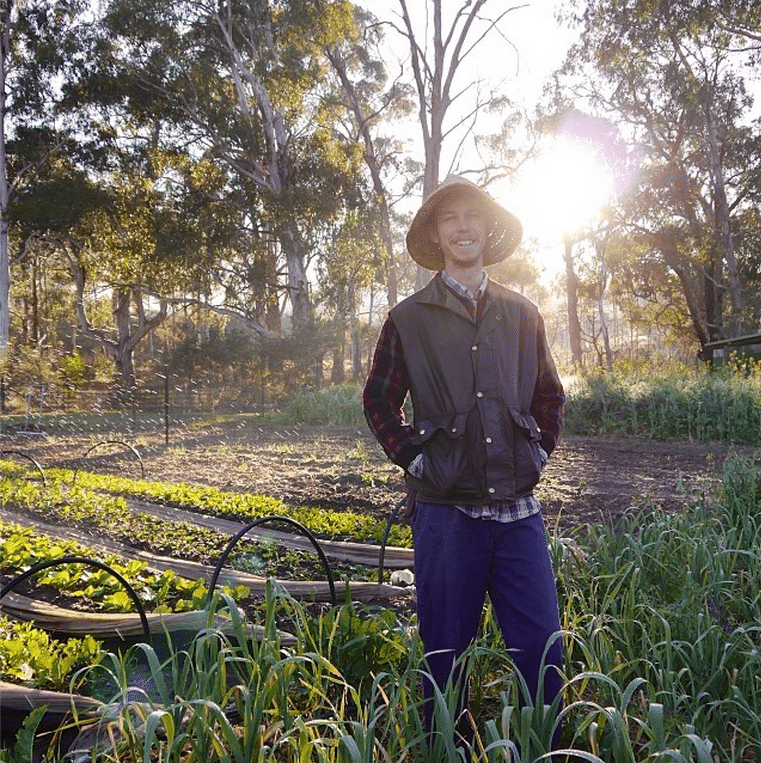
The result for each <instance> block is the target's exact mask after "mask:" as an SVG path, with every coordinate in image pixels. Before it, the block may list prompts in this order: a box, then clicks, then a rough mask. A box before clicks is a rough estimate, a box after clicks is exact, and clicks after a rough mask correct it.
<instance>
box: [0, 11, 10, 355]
mask: <svg viewBox="0 0 761 763" xmlns="http://www.w3.org/2000/svg"><path fill="white" fill-rule="evenodd" d="M11 7H12V2H11V0H4V2H3V3H2V8H0V25H2V29H0V35H2V36H0V356H2V355H3V354H4V353H5V350H6V349H7V348H8V340H9V338H10V326H11V308H10V293H11V272H10V256H9V254H8V200H9V191H8V174H7V173H8V166H7V161H6V155H5V116H6V108H7V101H6V95H5V94H6V75H7V67H8V55H9V53H10V37H11V32H10V26H11Z"/></svg>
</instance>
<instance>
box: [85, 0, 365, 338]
mask: <svg viewBox="0 0 761 763" xmlns="http://www.w3.org/2000/svg"><path fill="white" fill-rule="evenodd" d="M350 23H351V13H350V6H349V5H348V4H346V3H344V2H340V1H337V2H331V0H292V1H291V2H287V3H276V2H261V3H249V2H243V1H242V0H225V1H224V2H221V3H218V2H210V1H209V0H182V1H181V2H168V0H159V1H158V2H156V3H151V4H150V5H149V6H146V4H145V3H143V2H139V1H136V0H112V2H111V3H110V4H109V7H108V12H107V14H106V17H105V25H106V30H107V35H106V36H107V37H108V38H109V39H110V40H111V41H112V43H113V44H112V48H111V54H112V57H113V62H114V63H113V66H114V69H115V71H117V72H119V80H120V81H121V82H122V83H123V84H124V85H125V90H124V91H123V102H122V106H123V107H124V108H125V109H127V113H134V112H133V111H130V110H134V109H140V110H142V112H143V113H145V112H146V111H148V110H156V109H160V110H161V112H162V114H163V115H164V117H165V118H166V119H167V120H169V121H171V123H172V124H173V125H174V134H173V135H172V139H173V140H174V141H175V143H176V145H179V144H180V142H181V141H184V143H185V147H186V150H188V151H191V152H192V151H198V150H203V151H204V152H205V153H208V155H210V156H212V157H214V159H215V160H216V161H218V162H220V163H221V164H222V165H223V166H225V167H226V168H227V170H228V173H229V175H230V179H231V180H230V182H231V183H232V184H233V185H234V186H235V187H237V189H239V191H240V193H241V195H242V197H245V198H246V199H247V203H248V205H249V209H248V221H249V223H250V224H251V225H252V226H254V227H256V230H257V235H258V237H259V238H260V239H262V240H264V239H265V238H266V237H269V241H268V246H272V247H275V248H276V249H277V251H278V252H279V253H281V254H282V257H283V259H284V261H285V271H286V281H285V283H282V282H280V283H278V277H279V273H278V271H277V270H276V271H274V272H270V273H269V274H268V277H267V279H266V283H268V285H269V286H270V287H271V288H274V287H275V285H276V284H277V288H279V290H280V293H281V294H285V295H287V299H288V301H289V303H290V306H291V313H292V320H293V324H294V326H295V327H297V328H298V327H299V326H303V325H306V324H308V323H309V322H310V321H311V318H312V316H311V311H312V305H311V298H310V289H309V276H308V265H309V260H310V256H311V252H312V241H311V236H312V233H313V231H314V230H315V229H316V228H319V226H320V225H321V223H322V222H323V221H324V220H325V219H326V218H330V217H331V216H333V215H334V214H335V213H336V204H337V203H339V202H338V201H337V200H340V198H341V197H342V194H340V193H337V192H336V189H337V185H339V186H340V184H341V182H342V179H343V172H344V167H343V165H344V164H345V163H346V162H347V161H350V158H349V156H350V152H348V153H347V151H346V149H345V147H344V146H343V145H342V144H341V143H340V142H339V141H337V140H336V139H335V137H334V135H333V134H332V132H331V130H330V129H328V127H327V126H325V125H322V124H321V123H320V121H319V119H318V118H316V116H317V109H318V107H319V95H320V92H321V88H322V81H323V76H324V70H325V59H324V50H325V48H326V47H327V46H328V45H330V44H331V42H332V41H333V40H334V39H340V38H341V37H342V36H343V34H344V30H345V28H346V25H347V24H350ZM94 74H96V73H94ZM130 83H134V85H132V84H130Z"/></svg>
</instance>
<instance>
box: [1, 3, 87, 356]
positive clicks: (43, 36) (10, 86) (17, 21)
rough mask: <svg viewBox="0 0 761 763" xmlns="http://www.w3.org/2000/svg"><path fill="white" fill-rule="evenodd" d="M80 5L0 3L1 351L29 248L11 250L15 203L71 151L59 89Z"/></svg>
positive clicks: (70, 57) (69, 60)
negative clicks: (58, 112) (16, 277)
mask: <svg viewBox="0 0 761 763" xmlns="http://www.w3.org/2000/svg"><path fill="white" fill-rule="evenodd" d="M87 5H88V4H87V3H86V2H84V1H83V0H25V1H24V2H15V3H14V2H13V0H3V2H2V3H0V354H1V353H2V352H3V351H4V350H5V348H6V347H7V345H8V339H9V333H10V325H11V313H10V307H11V305H10V298H11V296H10V285H11V272H10V271H11V265H12V264H13V262H14V261H16V260H18V258H19V257H21V256H23V253H24V251H25V250H24V249H23V248H22V249H21V250H20V251H17V252H14V251H12V250H11V249H10V248H9V230H10V226H11V224H12V217H13V214H14V213H13V205H14V201H15V199H16V197H17V195H18V193H19V192H20V191H21V190H22V189H23V188H24V187H25V186H26V185H27V184H29V183H34V182H35V181H36V180H37V179H38V178H40V177H42V178H44V177H45V171H46V167H47V163H48V161H49V160H51V159H53V158H54V157H55V156H56V155H57V154H59V153H60V152H61V151H63V150H66V149H68V148H71V145H72V144H71V141H70V140H68V137H69V136H68V135H67V131H66V128H65V127H63V128H61V127H60V126H59V125H57V124H56V123H55V121H54V117H53V115H54V106H55V103H56V99H57V95H58V93H57V86H56V83H57V82H58V81H59V79H60V77H61V76H64V74H65V69H66V67H67V65H70V64H71V63H72V62H73V61H74V59H75V57H76V55H75V52H76V46H77V35H76V34H75V33H72V30H73V29H74V28H75V27H76V26H77V24H78V23H79V20H80V19H81V14H82V12H83V9H85V8H86V7H87Z"/></svg>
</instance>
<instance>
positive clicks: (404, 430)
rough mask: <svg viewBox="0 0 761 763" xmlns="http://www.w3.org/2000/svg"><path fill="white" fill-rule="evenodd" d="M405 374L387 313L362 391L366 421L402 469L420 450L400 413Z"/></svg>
mask: <svg viewBox="0 0 761 763" xmlns="http://www.w3.org/2000/svg"><path fill="white" fill-rule="evenodd" d="M408 390H409V377H408V374H407V366H406V364H405V362H404V353H403V350H402V340H401V338H400V337H399V332H398V331H397V328H396V326H395V325H394V321H393V319H392V318H391V317H390V316H389V317H388V318H387V319H386V322H385V323H384V324H383V327H382V328H381V332H380V335H379V337H378V343H377V345H376V346H375V354H374V355H373V363H372V367H371V369H370V374H369V375H368V377H367V382H366V383H365V387H364V390H363V391H362V406H363V408H364V411H365V418H366V419H367V423H368V425H369V427H370V429H371V431H372V433H373V434H374V435H375V437H376V439H377V440H378V442H379V443H380V444H381V446H382V448H383V450H384V451H385V452H386V455H387V456H388V457H389V458H390V459H391V460H392V461H393V462H394V463H395V464H398V465H399V466H401V467H402V468H403V469H406V468H407V467H408V466H409V464H410V462H411V461H412V460H413V459H414V458H415V456H417V455H418V453H420V452H421V448H420V446H418V445H415V444H413V443H412V441H411V437H412V427H411V425H410V424H409V423H408V422H407V421H406V419H405V416H404V400H405V398H406V397H407V392H408Z"/></svg>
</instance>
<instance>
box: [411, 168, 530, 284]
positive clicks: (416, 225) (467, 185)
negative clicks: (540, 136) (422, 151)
mask: <svg viewBox="0 0 761 763" xmlns="http://www.w3.org/2000/svg"><path fill="white" fill-rule="evenodd" d="M460 194H468V195H472V196H475V197H476V198H477V199H479V200H480V201H481V202H482V203H483V204H484V205H485V207H486V209H487V210H488V213H489V216H490V218H491V221H492V227H491V229H490V231H489V234H488V236H487V240H486V245H485V246H484V256H483V264H484V266H488V265H495V264H496V263H498V262H502V260H504V259H506V258H507V257H509V256H510V255H511V254H512V253H513V252H514V251H515V250H516V249H517V248H518V246H519V244H520V242H521V238H522V237H523V226H522V225H521V222H520V220H519V219H518V218H517V217H516V216H515V215H514V214H513V213H512V212H509V211H508V210H506V209H505V208H504V207H503V206H502V205H501V204H498V203H497V202H496V201H494V199H492V197H491V196H489V194H488V193H486V192H485V191H483V190H482V189H481V188H479V187H478V186H477V185H475V184H474V183H471V182H470V181H469V180H465V179H464V178H452V179H447V180H445V181H444V182H443V183H442V184H441V185H440V186H439V187H438V188H437V189H436V190H435V191H434V192H433V193H432V194H431V195H430V196H429V197H428V198H427V199H426V200H425V201H424V202H423V204H422V206H421V207H420V209H419V210H418V211H417V213H416V214H415V217H414V218H413V219H412V223H411V224H410V229H409V230H408V231H407V251H408V252H409V253H410V256H411V257H412V259H413V260H414V261H415V262H416V263H417V264H418V265H420V266H421V267H424V268H426V269H427V270H435V271H439V270H443V269H444V265H445V263H444V255H443V253H442V251H441V248H440V247H439V245H438V244H437V243H435V242H434V240H433V234H434V233H435V232H436V215H437V213H438V211H439V208H440V207H441V205H442V203H443V202H444V201H446V200H447V199H449V198H451V197H452V196H456V195H460Z"/></svg>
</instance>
